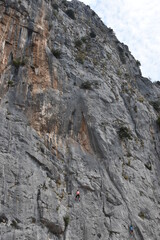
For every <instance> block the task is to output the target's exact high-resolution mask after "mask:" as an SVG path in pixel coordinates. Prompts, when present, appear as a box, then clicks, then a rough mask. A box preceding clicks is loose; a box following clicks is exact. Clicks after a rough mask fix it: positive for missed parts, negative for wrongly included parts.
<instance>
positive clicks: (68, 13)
mask: <svg viewBox="0 0 160 240" xmlns="http://www.w3.org/2000/svg"><path fill="white" fill-rule="evenodd" d="M66 14H67V15H68V17H70V18H71V19H73V20H75V19H76V18H75V14H74V12H73V10H72V9H68V10H67V11H66Z"/></svg>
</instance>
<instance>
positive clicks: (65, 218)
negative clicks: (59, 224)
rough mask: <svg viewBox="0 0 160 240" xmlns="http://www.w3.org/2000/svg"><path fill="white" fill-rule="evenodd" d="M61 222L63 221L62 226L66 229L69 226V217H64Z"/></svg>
mask: <svg viewBox="0 0 160 240" xmlns="http://www.w3.org/2000/svg"><path fill="white" fill-rule="evenodd" d="M63 220H64V224H65V228H66V227H67V226H68V224H69V221H70V219H69V216H68V215H66V216H64V217H63Z"/></svg>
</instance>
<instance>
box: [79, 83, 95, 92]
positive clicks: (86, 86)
mask: <svg viewBox="0 0 160 240" xmlns="http://www.w3.org/2000/svg"><path fill="white" fill-rule="evenodd" d="M80 88H82V89H88V90H91V89H92V84H91V83H90V82H89V81H86V82H83V83H82V84H81V86H80Z"/></svg>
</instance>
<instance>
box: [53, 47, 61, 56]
mask: <svg viewBox="0 0 160 240" xmlns="http://www.w3.org/2000/svg"><path fill="white" fill-rule="evenodd" d="M51 52H52V54H53V55H54V56H55V57H56V58H60V56H61V51H60V50H59V49H52V50H51Z"/></svg>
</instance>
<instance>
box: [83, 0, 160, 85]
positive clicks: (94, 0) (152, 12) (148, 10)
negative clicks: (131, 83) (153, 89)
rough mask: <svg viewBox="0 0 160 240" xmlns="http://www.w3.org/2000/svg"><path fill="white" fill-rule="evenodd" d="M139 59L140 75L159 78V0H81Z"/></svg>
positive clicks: (154, 78) (157, 79) (153, 79)
mask: <svg viewBox="0 0 160 240" xmlns="http://www.w3.org/2000/svg"><path fill="white" fill-rule="evenodd" d="M81 2H84V3H85V4H87V5H89V6H90V7H91V8H92V9H93V10H94V11H95V12H96V13H97V14H98V16H99V17H100V18H101V19H102V21H103V22H104V23H105V24H106V25H107V27H111V28H112V29H113V30H114V32H115V34H116V36H117V38H118V40H119V41H121V42H123V43H124V44H126V45H128V47H129V50H130V51H131V53H132V55H133V56H134V57H135V58H136V59H137V60H139V61H140V63H141V67H140V68H141V71H142V75H143V76H144V77H148V78H150V80H151V81H152V82H154V81H160V0H81Z"/></svg>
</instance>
